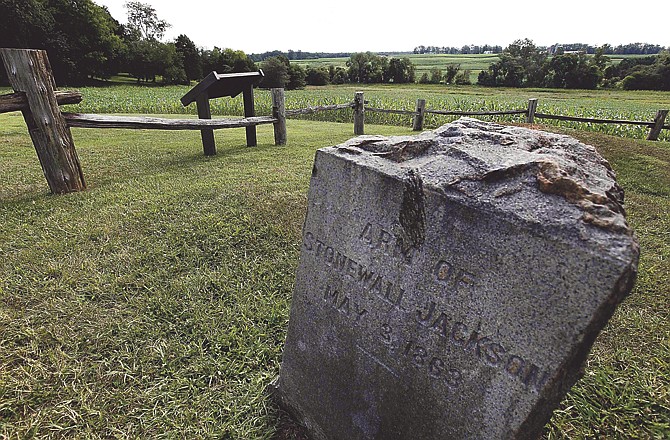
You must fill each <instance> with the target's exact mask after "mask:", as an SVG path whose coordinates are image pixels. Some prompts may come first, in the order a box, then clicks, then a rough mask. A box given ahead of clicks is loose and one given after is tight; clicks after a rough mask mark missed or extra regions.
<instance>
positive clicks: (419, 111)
mask: <svg viewBox="0 0 670 440" xmlns="http://www.w3.org/2000/svg"><path fill="white" fill-rule="evenodd" d="M425 114H426V100H425V99H421V98H419V99H417V100H416V114H415V115H414V122H413V123H412V130H414V131H421V130H423V118H424V116H425Z"/></svg>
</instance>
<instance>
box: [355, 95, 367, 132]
mask: <svg viewBox="0 0 670 440" xmlns="http://www.w3.org/2000/svg"><path fill="white" fill-rule="evenodd" d="M354 134H355V135H357V136H358V135H362V134H365V98H364V97H363V92H356V93H355V94H354Z"/></svg>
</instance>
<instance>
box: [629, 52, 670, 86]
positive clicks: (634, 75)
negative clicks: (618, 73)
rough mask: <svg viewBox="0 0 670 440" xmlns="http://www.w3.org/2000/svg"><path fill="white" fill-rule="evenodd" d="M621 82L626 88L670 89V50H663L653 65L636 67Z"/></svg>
mask: <svg viewBox="0 0 670 440" xmlns="http://www.w3.org/2000/svg"><path fill="white" fill-rule="evenodd" d="M621 83H622V86H623V88H624V89H626V90H670V52H667V51H663V52H661V53H660V54H659V55H658V56H657V57H655V61H654V63H653V64H651V65H648V66H645V65H639V66H636V67H634V68H633V69H632V70H631V71H630V72H629V73H628V74H627V75H626V76H625V77H624V79H623V80H622V82H621Z"/></svg>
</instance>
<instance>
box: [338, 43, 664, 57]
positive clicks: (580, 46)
mask: <svg viewBox="0 0 670 440" xmlns="http://www.w3.org/2000/svg"><path fill="white" fill-rule="evenodd" d="M539 49H540V50H544V51H546V52H548V53H549V54H555V53H558V52H584V53H587V54H595V53H596V51H597V50H598V49H602V50H603V53H604V54H605V55H656V54H659V53H661V52H662V51H663V50H664V47H663V46H660V45H658V44H649V43H629V44H620V45H618V46H611V45H609V44H606V45H604V46H601V47H597V46H593V45H590V44H585V43H570V44H558V43H557V44H553V45H551V46H549V47H539ZM502 51H503V48H502V46H497V45H489V44H484V45H482V46H479V45H476V44H466V45H464V46H461V47H446V46H424V45H420V46H417V47H415V48H414V50H413V53H415V54H450V55H463V54H488V53H490V54H498V53H501V52H502ZM347 56H348V55H347Z"/></svg>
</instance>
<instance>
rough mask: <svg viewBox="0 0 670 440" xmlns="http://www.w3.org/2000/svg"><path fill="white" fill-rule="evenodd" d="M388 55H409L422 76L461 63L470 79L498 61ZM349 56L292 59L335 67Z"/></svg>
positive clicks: (478, 56)
mask: <svg viewBox="0 0 670 440" xmlns="http://www.w3.org/2000/svg"><path fill="white" fill-rule="evenodd" d="M388 57H389V58H390V57H399V58H403V57H407V58H409V59H410V60H411V61H412V63H414V66H415V68H416V77H417V78H420V77H421V75H422V74H423V73H424V72H428V73H430V69H433V68H438V69H442V70H443V71H444V70H445V69H446V67H447V66H448V65H449V64H459V65H460V66H461V69H462V70H470V71H471V74H470V80H471V81H473V82H476V81H477V75H479V72H481V71H482V70H486V69H488V67H489V66H490V65H491V64H493V63H495V62H496V61H498V55H496V54H474V55H470V54H468V55H449V54H389V55H388ZM348 60H349V58H317V59H313V60H296V61H291V63H295V64H298V65H301V66H303V67H306V66H312V67H328V66H330V65H333V66H335V67H338V66H339V67H346V63H347V61H348Z"/></svg>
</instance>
